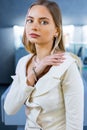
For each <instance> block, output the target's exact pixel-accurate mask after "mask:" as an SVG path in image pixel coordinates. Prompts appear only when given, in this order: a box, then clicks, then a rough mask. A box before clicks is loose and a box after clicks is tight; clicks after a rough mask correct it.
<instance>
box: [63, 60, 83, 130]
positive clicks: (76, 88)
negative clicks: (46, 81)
mask: <svg viewBox="0 0 87 130" xmlns="http://www.w3.org/2000/svg"><path fill="white" fill-rule="evenodd" d="M62 85H63V86H62V87H63V94H64V102H65V111H66V130H83V119H84V86H83V81H82V78H81V75H80V72H79V70H78V67H77V65H76V63H75V62H74V63H73V64H72V65H70V67H69V68H68V70H67V72H66V73H65V77H64V80H63V84H62Z"/></svg>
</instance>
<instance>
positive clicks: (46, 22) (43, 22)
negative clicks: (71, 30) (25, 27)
mask: <svg viewBox="0 0 87 130" xmlns="http://www.w3.org/2000/svg"><path fill="white" fill-rule="evenodd" d="M26 23H30V24H31V23H33V20H32V19H27V20H26ZM40 24H41V25H47V24H48V21H46V20H41V21H40Z"/></svg>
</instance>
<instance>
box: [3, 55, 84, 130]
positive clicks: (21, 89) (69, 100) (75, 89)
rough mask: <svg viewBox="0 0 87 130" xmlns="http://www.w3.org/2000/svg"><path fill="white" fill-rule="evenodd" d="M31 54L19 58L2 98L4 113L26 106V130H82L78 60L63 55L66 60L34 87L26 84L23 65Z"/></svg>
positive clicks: (82, 90)
mask: <svg viewBox="0 0 87 130" xmlns="http://www.w3.org/2000/svg"><path fill="white" fill-rule="evenodd" d="M31 57H32V55H30V54H29V55H27V56H24V57H23V58H21V59H20V60H19V62H18V65H17V68H16V75H15V76H13V82H12V85H11V89H10V91H9V93H8V94H7V97H6V99H5V104H4V109H5V111H6V113H7V114H9V115H11V114H15V113H16V112H17V111H18V110H19V109H20V108H21V106H22V105H23V104H24V103H25V104H26V115H27V120H26V126H25V129H26V130H33V129H34V128H42V129H43V130H83V115H84V87H83V82H82V78H81V75H80V72H79V70H78V67H77V61H76V60H75V59H74V58H73V57H72V56H71V55H70V54H69V53H65V57H66V59H65V61H64V62H63V63H62V64H60V65H58V66H52V67H51V69H50V70H49V71H48V72H47V73H46V74H45V75H44V76H42V77H41V78H40V79H39V80H38V82H37V83H36V85H35V86H34V87H33V86H28V85H27V84H26V64H27V62H28V61H29V59H30V58H31Z"/></svg>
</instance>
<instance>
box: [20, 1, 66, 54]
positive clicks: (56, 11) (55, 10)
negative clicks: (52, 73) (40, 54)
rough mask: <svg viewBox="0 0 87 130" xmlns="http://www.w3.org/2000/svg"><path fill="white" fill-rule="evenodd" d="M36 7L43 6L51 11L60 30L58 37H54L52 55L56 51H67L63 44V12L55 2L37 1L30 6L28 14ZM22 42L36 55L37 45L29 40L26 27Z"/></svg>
mask: <svg viewBox="0 0 87 130" xmlns="http://www.w3.org/2000/svg"><path fill="white" fill-rule="evenodd" d="M35 5H42V6H45V7H47V8H48V10H49V11H50V14H51V15H52V18H53V20H54V23H55V25H56V27H57V28H58V36H57V37H54V42H53V48H52V53H53V52H54V51H55V50H61V51H65V47H64V43H63V31H62V17H61V12H60V8H59V6H58V5H57V4H56V3H55V2H53V1H49V0H37V1H36V2H35V3H33V4H32V5H31V6H30V8H29V9H28V12H29V10H30V9H31V8H32V7H33V6H35ZM22 42H23V44H24V46H25V48H26V50H27V51H29V52H30V53H33V54H36V48H35V45H34V44H32V43H31V42H30V41H28V40H27V37H26V30H25V27H24V33H23V38H22Z"/></svg>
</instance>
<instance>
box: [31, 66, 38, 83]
mask: <svg viewBox="0 0 87 130" xmlns="http://www.w3.org/2000/svg"><path fill="white" fill-rule="evenodd" d="M32 70H33V73H34V78H35V81H37V80H38V78H37V73H36V71H35V67H33V68H32Z"/></svg>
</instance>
